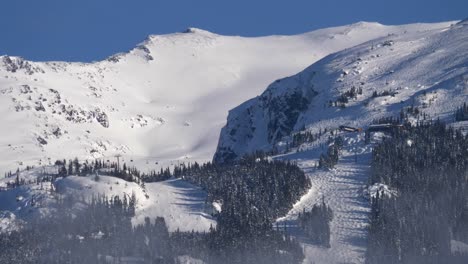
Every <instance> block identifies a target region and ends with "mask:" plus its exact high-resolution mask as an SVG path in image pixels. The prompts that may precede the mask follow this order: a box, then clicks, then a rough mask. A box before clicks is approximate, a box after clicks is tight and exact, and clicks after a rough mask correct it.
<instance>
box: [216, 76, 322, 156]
mask: <svg viewBox="0 0 468 264" xmlns="http://www.w3.org/2000/svg"><path fill="white" fill-rule="evenodd" d="M313 76H314V73H312V74H310V75H309V77H308V78H306V79H304V78H299V77H298V78H294V77H291V78H287V79H284V80H277V81H276V82H274V83H273V84H271V85H270V86H269V87H268V89H267V90H266V91H265V92H264V93H263V94H262V95H260V96H258V97H256V98H254V99H252V100H250V101H247V102H246V103H244V104H242V105H240V106H238V107H237V108H235V109H234V110H232V111H230V112H229V116H228V122H227V124H226V126H225V127H224V128H223V130H222V131H221V137H220V141H219V144H218V149H217V151H216V154H215V157H214V161H215V162H229V161H231V160H233V159H236V158H238V157H239V156H241V155H242V154H244V153H248V152H252V151H255V150H271V149H272V146H274V145H275V143H277V142H278V141H279V140H281V139H282V138H283V137H284V136H288V135H289V134H290V133H291V132H292V131H293V130H294V128H295V126H296V123H297V120H298V118H299V116H300V114H301V113H303V112H304V111H306V110H307V109H308V107H309V104H310V103H311V102H312V100H313V98H314V97H315V96H316V95H317V94H318V93H317V91H315V90H314V86H313V85H312V83H311V81H312V79H313Z"/></svg>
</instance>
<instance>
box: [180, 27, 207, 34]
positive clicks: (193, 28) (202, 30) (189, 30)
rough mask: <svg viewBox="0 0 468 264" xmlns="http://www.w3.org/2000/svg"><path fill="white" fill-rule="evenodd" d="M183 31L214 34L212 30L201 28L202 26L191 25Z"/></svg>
mask: <svg viewBox="0 0 468 264" xmlns="http://www.w3.org/2000/svg"><path fill="white" fill-rule="evenodd" d="M182 33H192V34H193V33H195V34H214V33H212V32H210V31H207V30H204V29H200V28H195V27H189V28H187V29H186V30H184V31H182Z"/></svg>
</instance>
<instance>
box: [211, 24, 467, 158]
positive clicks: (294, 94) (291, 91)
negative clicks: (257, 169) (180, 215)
mask: <svg viewBox="0 0 468 264" xmlns="http://www.w3.org/2000/svg"><path fill="white" fill-rule="evenodd" d="M467 44H468V25H467V23H466V21H465V22H463V21H462V22H459V23H457V24H453V25H448V24H445V25H438V26H433V27H432V28H427V27H426V29H425V30H418V31H413V32H410V31H407V30H405V31H400V32H395V33H393V34H389V35H387V36H384V37H380V38H375V39H372V40H370V41H367V42H365V43H363V44H360V45H357V46H356V47H353V48H350V49H346V50H343V51H340V52H338V53H335V54H332V55H329V56H327V57H325V58H324V59H322V60H320V61H318V62H316V63H314V64H312V65H311V66H310V67H308V68H307V69H305V70H304V71H302V72H301V73H299V74H296V75H294V76H291V77H288V78H284V79H280V80H277V81H275V82H274V83H272V84H271V85H270V86H269V87H268V88H267V90H266V91H265V92H264V93H262V95H260V96H258V97H255V98H254V99H251V100H249V101H247V102H245V103H243V104H242V105H240V106H238V107H237V108H235V109H233V110H231V111H230V113H229V117H228V121H227V125H226V126H225V127H224V128H223V130H222V132H221V137H220V141H219V145H218V149H217V152H216V156H215V159H216V160H218V161H225V160H229V159H233V158H236V157H239V156H242V155H243V154H246V153H249V152H253V151H255V150H273V149H274V148H282V146H283V147H284V143H285V141H286V140H287V138H288V136H290V135H291V133H293V132H298V131H304V130H307V131H309V132H312V133H318V132H319V131H324V130H325V129H327V130H328V131H330V130H333V129H338V127H339V126H351V127H356V128H359V127H360V128H366V127H367V126H368V125H370V124H371V122H372V121H373V120H377V119H379V118H383V117H392V116H393V117H397V116H399V114H400V112H401V111H402V110H404V109H405V108H406V109H408V108H411V109H413V108H415V107H416V108H418V111H419V110H420V111H422V112H423V113H425V114H426V115H427V116H428V117H429V118H433V119H436V118H440V119H443V120H446V121H453V120H454V112H455V109H456V108H457V107H460V106H461V105H462V104H463V102H466V100H467V98H468V45H467Z"/></svg>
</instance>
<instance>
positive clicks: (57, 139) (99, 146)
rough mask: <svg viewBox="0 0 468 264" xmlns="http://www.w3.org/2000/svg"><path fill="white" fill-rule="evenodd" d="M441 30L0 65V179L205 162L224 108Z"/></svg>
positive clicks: (161, 47)
mask: <svg viewBox="0 0 468 264" xmlns="http://www.w3.org/2000/svg"><path fill="white" fill-rule="evenodd" d="M448 24H449V23H441V24H414V25H403V26H384V25H381V24H378V23H366V22H360V23H356V24H352V25H348V26H342V27H336V28H328V29H322V30H317V31H313V32H309V33H304V34H301V35H294V36H266V37H256V38H244V37H238V36H221V35H217V34H214V33H211V32H207V31H204V30H201V29H195V28H190V29H188V30H187V31H185V32H184V33H175V34H169V35H161V36H159V35H151V36H149V37H148V38H147V39H146V40H145V41H144V42H142V43H141V44H139V45H138V46H137V47H135V48H134V49H132V50H130V51H129V52H126V53H121V54H116V55H113V56H111V57H109V58H108V59H107V60H104V61H98V62H93V63H78V62H53V61H51V62H33V61H27V60H25V59H22V58H20V57H11V56H6V55H5V56H2V57H0V116H1V124H2V129H1V132H0V133H1V136H0V173H1V174H3V173H5V172H7V171H10V170H12V171H14V170H16V169H17V168H20V169H23V168H24V167H25V166H27V165H36V166H37V165H48V164H50V163H51V162H52V163H53V162H54V161H55V159H63V158H66V159H70V158H74V157H78V158H79V159H80V160H86V159H94V158H106V159H112V160H115V159H114V158H113V156H114V155H116V154H121V155H122V156H123V158H122V159H123V162H126V163H129V164H130V163H133V164H132V165H138V167H140V168H142V167H159V166H162V167H166V166H170V165H171V164H175V163H178V162H184V161H207V160H211V158H212V156H213V154H214V152H215V150H216V143H217V141H216V139H217V138H218V136H219V133H220V130H221V128H222V126H224V125H225V122H226V115H227V112H228V110H229V109H231V108H233V107H235V106H236V105H238V104H240V103H242V102H243V101H245V100H247V99H249V98H252V97H254V96H257V95H258V94H260V93H262V92H263V90H264V89H265V87H266V86H267V85H268V84H269V83H271V82H272V81H273V80H275V79H278V78H281V77H284V76H288V75H291V74H294V73H297V72H298V71H300V70H302V69H304V68H305V67H306V66H307V65H309V64H311V63H313V62H315V61H317V60H319V59H321V58H323V57H324V56H326V55H329V54H331V53H333V52H337V51H340V50H343V49H347V48H351V47H353V46H355V45H357V44H360V43H363V42H366V41H370V40H372V39H376V38H380V37H383V36H387V35H389V34H403V33H404V32H407V33H408V34H410V33H417V32H424V31H427V30H431V29H434V28H436V29H439V28H445V27H447V26H448Z"/></svg>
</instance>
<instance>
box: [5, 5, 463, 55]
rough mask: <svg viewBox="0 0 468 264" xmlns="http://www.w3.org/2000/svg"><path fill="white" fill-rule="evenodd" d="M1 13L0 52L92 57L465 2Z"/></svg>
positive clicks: (439, 14) (400, 15)
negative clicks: (144, 44)
mask: <svg viewBox="0 0 468 264" xmlns="http://www.w3.org/2000/svg"><path fill="white" fill-rule="evenodd" d="M0 10H1V14H0V54H1V55H2V54H8V55H16V56H22V57H25V58H27V59H30V60H71V61H93V60H100V59H103V58H105V57H107V56H109V55H112V54H114V53H117V52H122V51H127V50H129V49H131V48H133V47H134V46H135V45H136V44H137V43H139V42H141V41H142V40H143V39H145V37H146V36H147V35H149V34H164V33H171V32H178V31H182V30H184V29H186V28H187V27H198V28H202V29H206V30H209V31H212V32H216V33H219V34H225V35H242V36H261V35H270V34H296V33H302V32H306V31H311V30H314V29H318V28H324V27H330V26H338V25H345V24H350V23H354V22H358V21H376V22H380V23H382V24H405V23H413V22H439V21H448V20H459V19H464V18H466V17H468V0H320V1H317V0H289V1H288V0H281V1H280V0H165V1H160V0H0Z"/></svg>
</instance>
